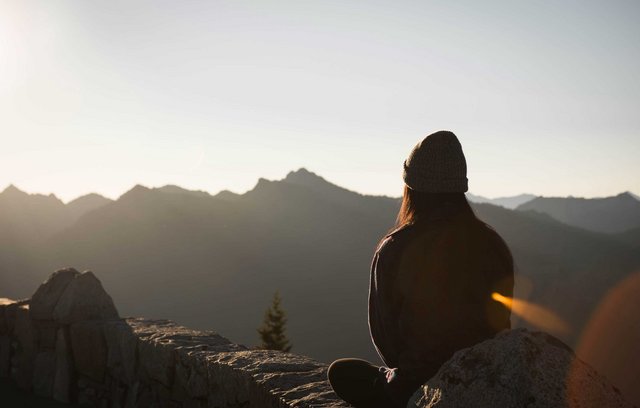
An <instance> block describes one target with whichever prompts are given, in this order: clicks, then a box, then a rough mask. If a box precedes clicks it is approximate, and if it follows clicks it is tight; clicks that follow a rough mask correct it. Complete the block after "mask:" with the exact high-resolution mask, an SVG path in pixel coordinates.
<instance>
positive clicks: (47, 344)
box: [32, 319, 60, 351]
mask: <svg viewBox="0 0 640 408" xmlns="http://www.w3.org/2000/svg"><path fill="white" fill-rule="evenodd" d="M32 323H33V327H34V328H35V331H36V343H37V345H38V350H40V351H45V350H48V351H54V350H55V349H56V334H57V332H58V329H59V328H60V325H58V324H57V323H56V322H54V321H51V320H33V319H32Z"/></svg>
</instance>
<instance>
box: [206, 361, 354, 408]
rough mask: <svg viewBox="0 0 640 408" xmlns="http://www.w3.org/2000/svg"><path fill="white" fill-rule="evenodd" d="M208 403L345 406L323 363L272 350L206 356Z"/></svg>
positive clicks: (273, 405)
mask: <svg viewBox="0 0 640 408" xmlns="http://www.w3.org/2000/svg"><path fill="white" fill-rule="evenodd" d="M207 368H208V371H209V375H208V376H209V387H210V392H209V395H208V398H209V406H215V405H212V404H211V402H212V401H216V402H217V403H218V404H222V406H224V403H228V404H234V403H235V404H243V403H245V404H248V405H249V406H260V407H263V406H264V407H280V406H292V407H297V406H300V407H307V406H313V407H347V406H348V405H347V404H346V403H344V402H342V401H340V400H339V399H338V397H337V396H336V395H335V393H333V391H332V390H331V387H330V385H329V383H328V382H327V381H326V365H324V364H321V363H319V362H317V361H314V360H312V359H310V358H308V357H305V356H299V355H295V354H290V353H282V352H279V351H272V350H248V351H236V352H222V353H212V354H210V355H208V356H207Z"/></svg>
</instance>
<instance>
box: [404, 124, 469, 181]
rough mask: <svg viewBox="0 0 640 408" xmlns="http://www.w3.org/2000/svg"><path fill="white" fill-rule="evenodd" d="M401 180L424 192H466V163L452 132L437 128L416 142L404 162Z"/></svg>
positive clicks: (460, 147)
mask: <svg viewBox="0 0 640 408" xmlns="http://www.w3.org/2000/svg"><path fill="white" fill-rule="evenodd" d="M403 179H404V182H405V184H406V185H407V186H409V188H411V189H412V190H416V191H423V192H427V193H464V192H465V191H467V190H468V189H469V188H468V185H467V162H466V160H465V159H464V153H462V146H461V145H460V142H459V141H458V138H457V137H456V135H454V134H453V133H452V132H449V131H446V130H441V131H439V132H435V133H432V134H430V135H429V136H427V137H425V138H424V140H422V141H421V142H419V143H418V144H417V145H416V146H415V147H414V148H413V150H412V151H411V153H410V154H409V157H408V158H407V160H405V161H404V172H403Z"/></svg>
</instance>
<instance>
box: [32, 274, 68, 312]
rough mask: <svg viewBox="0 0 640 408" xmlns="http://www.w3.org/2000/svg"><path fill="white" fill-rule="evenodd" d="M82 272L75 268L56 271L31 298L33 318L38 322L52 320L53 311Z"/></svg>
mask: <svg viewBox="0 0 640 408" xmlns="http://www.w3.org/2000/svg"><path fill="white" fill-rule="evenodd" d="M78 275H80V272H78V271H76V270H75V269H73V268H66V269H60V270H57V271H55V272H54V273H52V274H51V276H49V278H48V279H47V280H46V281H44V282H43V283H42V284H41V285H40V286H39V287H38V289H37V290H36V293H34V294H33V296H32V297H31V317H32V318H33V319H38V320H52V319H53V310H54V308H55V306H56V304H57V303H58V301H59V300H60V297H61V296H62V293H63V292H64V290H65V289H66V288H67V286H68V285H69V283H71V281H73V280H74V279H75V278H76V277H77V276H78Z"/></svg>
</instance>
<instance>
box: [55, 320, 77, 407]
mask: <svg viewBox="0 0 640 408" xmlns="http://www.w3.org/2000/svg"><path fill="white" fill-rule="evenodd" d="M72 377H73V363H72V362H71V350H69V341H68V335H67V334H66V333H65V329H59V330H58V334H57V337H56V372H55V377H54V379H53V398H54V399H55V400H57V401H60V402H64V403H69V401H70V398H69V396H70V391H71V382H72V380H73V378H72Z"/></svg>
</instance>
